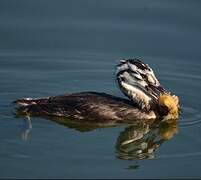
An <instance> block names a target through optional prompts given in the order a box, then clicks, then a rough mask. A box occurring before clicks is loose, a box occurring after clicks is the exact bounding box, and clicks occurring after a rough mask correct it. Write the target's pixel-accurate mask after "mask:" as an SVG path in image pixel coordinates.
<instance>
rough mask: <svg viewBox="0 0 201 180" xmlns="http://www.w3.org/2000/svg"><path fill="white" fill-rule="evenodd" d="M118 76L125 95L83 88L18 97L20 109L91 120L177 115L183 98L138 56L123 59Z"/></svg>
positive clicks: (18, 111) (175, 117)
mask: <svg viewBox="0 0 201 180" xmlns="http://www.w3.org/2000/svg"><path fill="white" fill-rule="evenodd" d="M116 80H117V83H118V85H119V87H120V89H121V90H122V92H123V93H124V94H125V95H126V96H127V97H128V98H129V99H124V98H120V97H115V96H112V95H109V94H106V93H98V92H80V93H73V94H64V95H59V96H54V97H46V98H38V99H32V98H23V99H18V100H16V101H14V103H16V104H17V105H19V106H18V108H17V113H18V114H21V115H28V116H45V117H49V116H51V117H67V118H70V119H77V120H83V121H84V120H87V121H97V120H98V121H102V122H106V121H115V122H126V121H129V122H132V121H135V120H150V119H152V120H153V119H177V118H178V115H179V110H178V109H179V99H178V97H177V96H175V95H172V94H171V93H170V92H169V91H167V90H165V89H164V88H163V87H162V86H161V85H160V83H159V81H158V80H157V78H156V77H155V75H154V72H153V70H152V69H151V68H150V67H149V66H148V65H147V64H145V63H143V62H142V61H140V60H138V59H123V60H120V62H119V64H118V65H117V70H116Z"/></svg>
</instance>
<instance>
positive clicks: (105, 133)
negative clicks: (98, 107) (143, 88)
mask: <svg viewBox="0 0 201 180" xmlns="http://www.w3.org/2000/svg"><path fill="white" fill-rule="evenodd" d="M200 8H201V2H200V1H193V0H192V1H185V0H184V1H176V0H175V1H159V0H158V1H157V0H153V1H152V0H139V1H132V0H130V1H129V0H125V1H123V0H122V1H121V0H107V1H106V0H101V1H97V0H84V1H83V0H82V1H81V0H80V1H79V0H67V1H51V0H49V1H46V0H44V1H37V0H36V1H32V0H30V1H25V0H21V1H6V0H5V1H3V0H1V1H0V147H1V148H0V178H10V177H11V178H148V177H149V178H163V177H166V178H172V177H200V176H201V171H200V164H201V141H200V129H201V112H200V110H201V109H200V107H201V101H200V91H201V84H200V80H201V71H200V69H201V62H200V59H201V51H200V47H201V36H200V35H201V34H200V32H201V11H200ZM134 57H137V58H140V59H143V60H144V61H145V62H146V63H148V64H149V65H150V66H151V67H152V68H153V70H154V71H155V74H156V75H157V77H158V79H159V80H160V82H161V83H162V84H163V86H164V87H166V88H167V89H168V90H170V91H171V92H173V93H174V94H176V95H178V96H179V97H180V101H181V109H182V111H181V115H180V119H179V124H178V126H177V127H173V128H171V127H170V128H169V127H167V128H166V127H165V129H166V130H167V129H168V130H170V132H174V133H173V134H174V136H173V137H172V138H171V139H169V140H166V141H162V142H161V139H160V135H159V134H160V132H159V131H160V130H159V129H160V128H155V127H151V129H150V131H148V132H147V134H145V135H144V136H143V135H142V136H143V138H142V139H141V140H140V141H139V142H138V141H136V142H134V143H131V144H130V145H128V146H127V145H126V146H124V145H123V146H121V143H122V142H124V141H125V140H127V139H128V137H132V138H134V137H136V136H137V137H138V136H140V135H141V134H143V133H145V132H146V126H141V125H132V126H131V125H126V124H124V125H120V126H115V127H107V128H96V129H93V130H90V129H87V130H88V131H84V130H86V129H85V127H79V128H76V127H77V126H75V125H71V124H67V125H66V126H65V125H62V124H58V123H55V122H53V121H50V120H47V119H43V118H31V120H30V121H28V120H27V119H26V118H15V116H14V114H13V111H14V107H13V105H12V104H11V102H12V101H13V100H15V99H17V98H22V97H44V96H51V95H58V94H63V93H66V92H81V91H98V92H106V93H110V94H113V95H116V96H122V97H123V94H122V93H121V92H120V90H119V89H118V87H117V86H116V83H115V79H114V72H115V65H116V63H117V61H118V60H119V59H121V58H134ZM162 127H164V126H163V125H162ZM80 128H81V129H82V131H79V130H80ZM162 130H163V129H162ZM83 131H84V132H83ZM176 132H177V133H176ZM147 138H148V139H151V140H150V141H149V140H147ZM152 140H153V142H154V143H150V142H151V141H152ZM147 142H149V143H148V145H150V144H151V145H156V147H155V146H154V147H155V148H152V149H154V151H153V152H151V150H150V151H149V153H148V154H146V153H145V154H143V156H141V155H140V156H139V154H140V152H139V153H138V155H136V153H137V152H138V151H137V150H136V148H138V147H139V146H140V145H141V144H142V145H146V143H147ZM150 149H151V148H150Z"/></svg>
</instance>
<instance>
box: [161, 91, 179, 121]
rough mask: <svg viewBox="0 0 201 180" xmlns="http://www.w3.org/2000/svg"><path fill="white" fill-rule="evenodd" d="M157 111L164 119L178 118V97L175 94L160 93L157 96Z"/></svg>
mask: <svg viewBox="0 0 201 180" xmlns="http://www.w3.org/2000/svg"><path fill="white" fill-rule="evenodd" d="M158 104H159V112H160V114H161V115H162V116H163V117H164V118H165V119H178V117H179V98H178V97H177V96H175V95H170V94H161V95H160V96H159V98H158Z"/></svg>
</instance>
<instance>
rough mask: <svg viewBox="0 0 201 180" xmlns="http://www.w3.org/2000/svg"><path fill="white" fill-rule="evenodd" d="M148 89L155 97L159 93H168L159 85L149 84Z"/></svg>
mask: <svg viewBox="0 0 201 180" xmlns="http://www.w3.org/2000/svg"><path fill="white" fill-rule="evenodd" d="M149 90H150V91H151V93H152V94H153V95H154V96H155V97H156V98H158V97H159V96H160V94H167V93H168V91H167V90H166V89H165V88H164V87H162V86H161V85H159V86H155V85H152V84H149Z"/></svg>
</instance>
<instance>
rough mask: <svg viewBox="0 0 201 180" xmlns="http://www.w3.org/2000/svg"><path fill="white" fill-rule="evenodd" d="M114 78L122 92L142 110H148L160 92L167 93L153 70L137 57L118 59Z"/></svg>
mask: <svg viewBox="0 0 201 180" xmlns="http://www.w3.org/2000/svg"><path fill="white" fill-rule="evenodd" d="M116 78H117V82H118V84H119V86H120V89H121V90H122V92H123V93H124V94H125V95H126V96H127V97H128V98H129V99H131V100H132V101H134V102H135V103H137V104H138V106H139V108H141V109H144V110H150V109H151V108H152V106H154V105H155V104H156V103H157V101H158V98H159V95H160V94H161V93H167V91H166V90H165V89H164V88H163V87H162V86H161V85H160V82H159V81H158V80H157V78H156V76H155V75H154V72H153V70H152V69H151V68H150V67H149V66H148V65H147V64H145V63H143V62H142V61H140V60H139V59H123V60H120V63H119V64H118V65H117V70H116Z"/></svg>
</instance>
